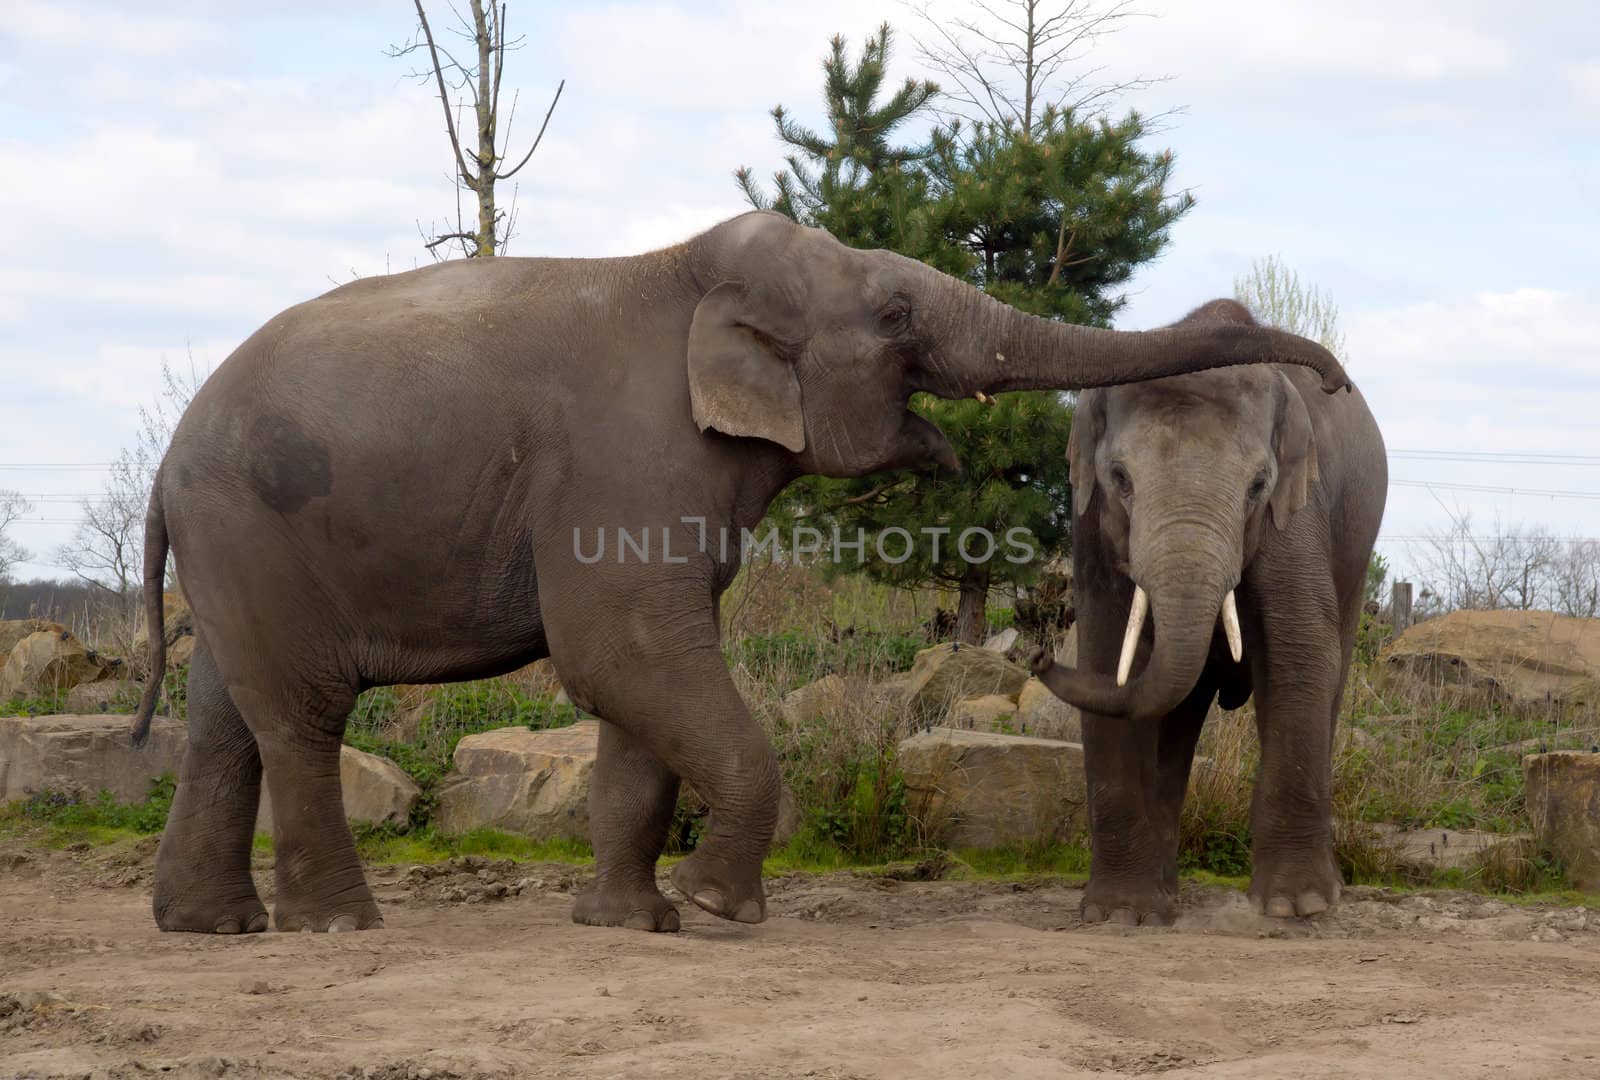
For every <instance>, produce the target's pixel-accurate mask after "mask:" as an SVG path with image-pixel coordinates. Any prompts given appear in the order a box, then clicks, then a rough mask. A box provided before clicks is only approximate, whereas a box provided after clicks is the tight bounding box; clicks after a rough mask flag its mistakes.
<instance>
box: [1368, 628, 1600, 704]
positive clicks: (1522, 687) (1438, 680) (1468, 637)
mask: <svg viewBox="0 0 1600 1080" xmlns="http://www.w3.org/2000/svg"><path fill="white" fill-rule="evenodd" d="M1380 661H1381V670H1382V672H1383V677H1384V679H1385V681H1386V682H1395V683H1398V684H1409V685H1414V686H1424V687H1440V686H1447V687H1458V688H1462V689H1469V690H1477V691H1482V692H1484V693H1486V694H1488V695H1489V696H1491V697H1493V698H1495V699H1497V700H1502V701H1508V702H1512V703H1518V704H1529V703H1543V702H1553V701H1563V702H1578V701H1600V692H1597V689H1596V688H1597V685H1600V683H1597V680H1600V619H1572V618H1568V617H1567V616H1565V615H1557V614H1555V613H1554V612H1549V611H1455V612H1451V613H1450V614H1449V615H1444V616H1441V617H1439V618H1437V619H1429V620H1428V621H1427V622H1423V623H1418V624H1417V625H1415V626H1413V627H1410V628H1409V629H1407V630H1406V631H1405V632H1404V633H1402V634H1401V635H1400V636H1399V637H1397V638H1396V639H1395V640H1394V641H1393V642H1391V643H1390V644H1389V645H1387V646H1385V648H1384V650H1383V652H1382V654H1381V655H1380Z"/></svg>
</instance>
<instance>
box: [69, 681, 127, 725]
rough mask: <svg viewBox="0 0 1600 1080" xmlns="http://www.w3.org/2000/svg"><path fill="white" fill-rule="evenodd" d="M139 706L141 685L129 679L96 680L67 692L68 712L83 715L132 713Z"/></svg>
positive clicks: (81, 684) (80, 684)
mask: <svg viewBox="0 0 1600 1080" xmlns="http://www.w3.org/2000/svg"><path fill="white" fill-rule="evenodd" d="M138 704H139V684H138V683H136V682H132V681H131V680H128V679H96V680H95V681H94V682H86V683H79V684H78V685H77V686H74V687H73V688H72V689H71V690H68V691H67V700H66V711H67V712H69V713H79V714H81V715H85V716H88V715H93V714H94V713H130V712H132V711H133V710H134V708H135V706H137V705H138Z"/></svg>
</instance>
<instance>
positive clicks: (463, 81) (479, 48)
mask: <svg viewBox="0 0 1600 1080" xmlns="http://www.w3.org/2000/svg"><path fill="white" fill-rule="evenodd" d="M414 3H415V4H416V8H417V21H418V23H419V24H420V26H419V35H420V36H418V37H415V38H413V39H412V40H411V41H408V42H406V43H405V44H404V45H396V46H394V47H392V48H391V49H389V55H390V56H393V57H401V56H409V55H410V54H412V53H416V52H423V51H426V53H427V57H428V66H427V67H426V68H425V69H424V70H421V71H414V72H412V73H411V74H412V75H413V76H414V77H416V78H418V79H422V80H425V81H427V80H431V81H432V82H433V83H434V85H435V86H436V87H438V92H439V104H440V106H441V107H442V108H443V109H444V126H445V133H446V134H447V135H448V136H449V138H450V150H451V153H452V154H453V155H454V156H455V163H454V164H455V178H456V192H457V200H456V227H455V229H453V230H450V231H446V232H435V233H434V235H433V236H432V237H431V238H430V237H429V236H428V235H427V233H424V234H423V246H424V247H426V248H427V249H428V251H429V252H431V253H432V254H433V256H434V258H443V256H442V255H440V254H439V249H440V248H441V247H445V246H446V245H448V244H450V243H452V242H454V243H457V244H460V246H461V253H462V254H463V255H466V256H469V257H471V256H478V257H484V256H491V255H496V254H504V253H505V250H506V246H507V245H508V244H509V243H510V242H511V238H512V236H513V231H514V229H515V226H516V195H515V193H514V192H513V195H512V200H511V211H510V213H509V214H507V213H506V212H505V211H502V210H500V209H498V208H497V207H496V205H495V183H496V182H497V181H500V180H509V179H511V178H512V177H513V176H515V175H517V173H518V172H520V171H521V170H522V167H523V166H524V165H526V164H527V163H528V161H529V159H530V158H532V157H533V152H534V151H535V150H537V149H539V143H540V142H542V141H543V140H544V132H545V128H547V127H548V126H549V125H550V115H551V114H552V113H554V112H555V111H556V102H558V101H560V100H561V91H562V89H563V88H565V86H566V85H567V83H566V80H565V79H563V80H562V81H561V82H560V83H559V84H558V85H557V86H556V92H555V96H554V97H552V98H551V99H550V107H549V108H548V109H546V110H545V113H544V122H543V123H541V124H540V125H539V133H538V134H537V135H535V136H534V139H533V145H531V146H529V147H528V152H527V153H526V154H524V155H522V160H520V161H518V162H517V163H516V164H515V165H513V166H511V167H510V168H509V169H508V168H504V167H503V166H504V165H505V163H506V162H507V161H508V160H509V158H507V157H506V155H505V154H504V153H503V152H502V148H503V147H504V145H506V143H509V142H510V138H511V125H512V122H513V121H515V120H516V117H517V97H518V95H517V94H513V95H512V96H511V111H510V112H509V113H508V114H507V116H506V124H505V131H504V132H501V130H500V79H501V76H502V75H504V74H505V58H506V53H507V52H510V51H514V50H516V49H518V48H520V47H521V46H522V43H523V42H524V41H525V40H526V39H525V38H522V37H517V38H512V39H511V40H510V41H507V40H506V5H505V4H504V3H502V4H500V5H499V6H498V7H496V6H495V4H493V3H492V2H491V3H489V4H488V5H487V6H486V5H485V4H484V3H483V0H471V10H472V19H471V21H468V20H467V18H466V17H465V16H464V15H462V14H461V13H460V12H458V11H455V8H454V7H453V6H452V8H451V10H452V11H453V12H455V15H456V18H457V20H458V21H459V22H460V24H461V25H460V27H459V28H455V29H454V33H455V34H456V35H457V36H459V37H461V38H463V39H464V40H466V41H469V42H471V43H472V46H473V49H474V52H475V53H476V62H474V63H463V62H462V61H460V60H457V59H456V58H455V56H453V55H452V54H451V52H450V50H449V49H448V48H447V47H445V46H444V45H442V44H440V43H439V41H438V40H437V39H436V38H435V37H434V34H433V28H432V26H430V25H429V23H428V13H427V12H426V11H424V10H423V8H422V0H414ZM452 92H453V93H455V94H456V103H455V105H452V104H451V100H450V95H451V93H452ZM467 103H470V104H471V106H472V111H473V116H474V118H475V119H476V121H477V134H478V148H477V149H476V150H475V151H472V152H470V153H469V152H467V151H463V150H462V148H461V137H460V135H459V134H458V130H459V128H460V125H459V124H458V123H457V122H456V116H455V113H456V110H458V109H461V108H464V106H465V105H466V104H467ZM463 186H464V187H466V189H467V190H468V191H471V192H472V193H473V194H474V195H476V196H477V200H478V223H477V225H476V227H474V228H471V229H469V228H467V226H466V224H465V223H464V222H463V221H462V218H461V202H460V198H459V196H460V191H461V188H462V187H463ZM418 229H419V230H420V229H421V225H420V223H419V224H418Z"/></svg>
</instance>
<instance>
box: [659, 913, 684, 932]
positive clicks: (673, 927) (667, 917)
mask: <svg viewBox="0 0 1600 1080" xmlns="http://www.w3.org/2000/svg"><path fill="white" fill-rule="evenodd" d="M678 925H679V923H678V909H677V908H668V909H667V910H666V912H665V914H663V915H662V916H661V923H660V925H659V926H657V927H656V929H658V930H660V931H661V932H662V933H663V934H676V933H677V932H678Z"/></svg>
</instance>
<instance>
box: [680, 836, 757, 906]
mask: <svg viewBox="0 0 1600 1080" xmlns="http://www.w3.org/2000/svg"><path fill="white" fill-rule="evenodd" d="M703 851H705V848H697V849H696V850H695V851H694V853H693V854H691V855H690V856H689V857H688V858H687V859H684V860H683V861H682V862H681V863H679V864H678V865H677V866H675V867H673V869H672V887H673V888H675V889H677V890H678V891H679V892H681V893H682V894H683V895H685V896H687V897H688V898H689V899H690V900H693V901H694V903H695V906H697V907H700V908H704V909H705V910H706V911H709V912H711V914H713V915H715V916H717V917H718V918H722V919H732V920H733V921H734V922H742V923H758V922H762V921H764V920H765V919H766V917H767V894H766V891H765V890H764V889H763V888H762V887H761V863H760V862H759V861H758V862H757V863H756V864H755V865H754V866H753V867H751V868H750V870H749V871H746V872H743V873H739V874H737V876H736V875H735V870H734V868H733V867H731V866H730V865H729V864H728V863H727V862H726V861H724V860H722V859H718V858H715V857H706V856H703V855H702V854H701V853H702V852H703Z"/></svg>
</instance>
